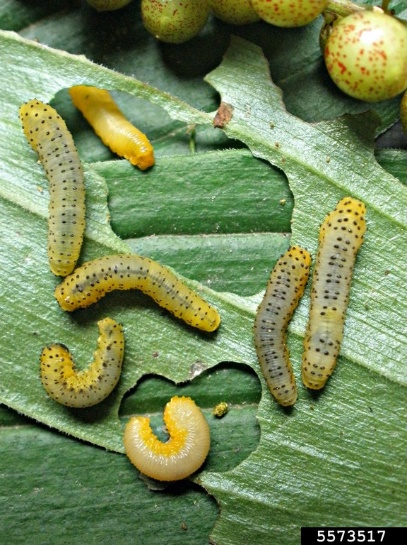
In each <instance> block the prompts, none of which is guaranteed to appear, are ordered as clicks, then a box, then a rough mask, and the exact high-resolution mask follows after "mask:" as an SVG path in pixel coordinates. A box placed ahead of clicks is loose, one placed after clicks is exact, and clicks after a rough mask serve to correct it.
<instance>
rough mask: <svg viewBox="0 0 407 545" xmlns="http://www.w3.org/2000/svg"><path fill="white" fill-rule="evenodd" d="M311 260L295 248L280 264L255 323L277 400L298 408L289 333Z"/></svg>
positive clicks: (262, 362) (264, 365) (262, 363)
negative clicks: (287, 340) (289, 349)
mask: <svg viewBox="0 0 407 545" xmlns="http://www.w3.org/2000/svg"><path fill="white" fill-rule="evenodd" d="M310 265H311V256H310V254H309V253H308V252H307V250H305V249H304V248H301V247H299V246H292V247H291V248H289V249H288V250H287V251H286V252H285V253H284V254H283V255H282V256H281V257H280V259H279V260H278V261H277V263H276V265H275V267H274V269H273V271H272V272H271V275H270V278H269V281H268V283H267V288H266V292H265V294H264V298H263V300H262V302H261V303H260V305H259V307H258V309H257V313H256V318H255V321H254V344H255V347H256V352H257V357H258V359H259V363H260V367H261V370H262V372H263V375H264V378H265V379H266V382H267V385H268V387H269V389H270V392H271V394H272V395H273V397H274V399H275V400H276V401H277V402H278V403H279V404H280V405H282V406H284V407H288V406H291V405H294V403H295V402H296V400H297V386H296V383H295V378H294V374H293V371H292V366H291V362H290V359H289V353H288V349H287V345H286V330H287V325H288V323H289V321H290V320H291V317H292V315H293V312H294V310H295V309H296V307H297V305H298V303H299V301H300V299H301V297H302V295H303V293H304V289H305V286H306V283H307V280H308V275H309V269H310Z"/></svg>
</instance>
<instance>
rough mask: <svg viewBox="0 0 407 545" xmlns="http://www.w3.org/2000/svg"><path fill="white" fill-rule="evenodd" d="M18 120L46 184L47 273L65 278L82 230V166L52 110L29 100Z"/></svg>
mask: <svg viewBox="0 0 407 545" xmlns="http://www.w3.org/2000/svg"><path fill="white" fill-rule="evenodd" d="M20 119H21V123H22V126H23V130H24V134H25V136H26V137H27V140H28V142H29V143H30V145H31V147H32V148H33V150H34V151H36V152H37V153H38V156H39V158H40V161H41V163H42V165H43V167H44V170H45V174H46V176H47V178H48V181H49V193H50V200H49V218H48V258H49V265H50V269H51V271H52V272H53V273H54V274H56V275H57V276H66V275H68V274H70V273H71V272H72V271H73V269H74V268H75V265H76V262H77V260H78V258H79V254H80V251H81V247H82V240H83V233H84V230H85V186H84V176H83V171H82V165H81V162H80V159H79V156H78V153H77V151H76V147H75V144H74V141H73V139H72V135H71V133H70V132H69V131H68V129H67V127H66V124H65V122H64V120H63V119H62V118H61V117H60V116H59V115H58V112H57V111H56V110H55V109H54V108H52V107H51V106H49V105H48V104H44V103H43V102H41V101H39V100H37V99H33V100H30V101H29V102H27V103H26V104H23V105H22V106H21V108H20Z"/></svg>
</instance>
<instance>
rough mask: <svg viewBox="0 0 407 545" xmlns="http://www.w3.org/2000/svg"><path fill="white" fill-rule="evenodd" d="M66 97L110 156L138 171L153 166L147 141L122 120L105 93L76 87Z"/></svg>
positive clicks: (151, 152) (151, 148) (114, 103)
mask: <svg viewBox="0 0 407 545" xmlns="http://www.w3.org/2000/svg"><path fill="white" fill-rule="evenodd" d="M69 94H70V95H71V99H72V102H73V103H74V105H75V106H76V108H78V110H80V111H81V112H82V115H83V116H84V117H85V119H86V120H87V121H88V123H89V124H90V125H91V126H92V128H93V130H94V131H95V133H96V134H97V135H98V136H99V138H100V139H101V140H102V142H103V143H104V144H105V145H106V146H108V147H109V148H110V149H111V150H112V151H113V152H114V153H116V154H117V155H119V156H120V157H124V158H125V159H127V160H128V161H130V163H131V164H132V165H135V166H137V167H138V168H140V169H141V170H145V169H147V168H149V167H152V166H153V165H154V150H153V146H152V145H151V143H150V141H149V140H148V138H147V137H146V135H145V134H143V133H142V132H141V131H139V130H138V129H137V128H136V127H135V126H134V125H132V124H131V123H130V121H128V120H127V119H126V118H125V117H124V115H123V113H122V112H121V110H120V109H119V107H118V106H117V104H116V102H115V101H114V100H113V98H112V97H111V95H110V93H109V91H106V90H105V89H98V88H97V87H89V86H86V85H76V86H74V87H71V88H70V89H69Z"/></svg>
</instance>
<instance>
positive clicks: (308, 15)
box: [250, 0, 328, 27]
mask: <svg viewBox="0 0 407 545" xmlns="http://www.w3.org/2000/svg"><path fill="white" fill-rule="evenodd" d="M250 2H251V4H252V8H253V9H254V11H255V12H256V13H257V14H258V15H259V16H260V18H261V19H263V21H266V22H267V23H270V24H271V25H275V26H279V27H298V26H304V25H307V24H308V23H310V22H311V21H313V20H314V19H316V18H317V17H318V15H320V14H321V13H322V12H323V11H324V9H325V8H326V5H327V4H328V0H250Z"/></svg>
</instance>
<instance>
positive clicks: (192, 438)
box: [124, 396, 210, 481]
mask: <svg viewBox="0 0 407 545" xmlns="http://www.w3.org/2000/svg"><path fill="white" fill-rule="evenodd" d="M164 423H165V426H166V428H167V431H168V434H169V436H170V438H169V440H168V441H167V442H166V443H163V442H161V441H160V440H159V439H158V438H157V437H156V436H155V435H154V433H153V430H152V429H151V426H150V419H149V418H147V417H143V416H134V417H132V418H131V419H130V420H129V422H128V423H127V425H126V428H125V431H124V448H125V451H126V454H127V456H128V458H129V459H130V461H131V463H132V464H133V465H135V466H136V468H137V469H139V470H140V471H141V472H142V473H144V475H147V476H148V477H151V478H152V479H157V480H159V481H178V480H180V479H185V478H186V477H189V476H190V475H192V473H194V472H195V471H197V470H198V469H199V468H200V467H201V465H202V464H203V462H204V461H205V458H206V457H207V455H208V452H209V448H210V431H209V426H208V423H207V421H206V419H205V417H204V415H203V413H202V411H201V409H200V408H199V407H198V406H197V405H196V404H195V403H194V401H193V400H192V399H191V398H189V397H178V396H175V397H173V398H172V399H171V400H170V401H169V402H168V403H167V405H166V406H165V410H164Z"/></svg>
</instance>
